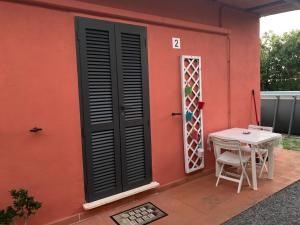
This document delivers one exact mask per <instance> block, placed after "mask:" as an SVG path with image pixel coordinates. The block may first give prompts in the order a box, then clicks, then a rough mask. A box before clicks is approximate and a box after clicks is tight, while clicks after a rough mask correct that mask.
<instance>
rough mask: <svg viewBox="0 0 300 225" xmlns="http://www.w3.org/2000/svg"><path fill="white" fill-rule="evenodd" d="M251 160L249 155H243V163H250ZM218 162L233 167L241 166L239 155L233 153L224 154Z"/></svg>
mask: <svg viewBox="0 0 300 225" xmlns="http://www.w3.org/2000/svg"><path fill="white" fill-rule="evenodd" d="M249 159H250V156H249V155H244V156H243V155H242V163H246V162H248V161H249ZM217 162H219V163H224V164H229V165H233V166H239V165H240V164H241V162H240V157H239V155H238V154H234V153H232V152H228V151H227V152H224V153H222V154H221V155H220V156H219V158H217Z"/></svg>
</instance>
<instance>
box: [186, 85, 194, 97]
mask: <svg viewBox="0 0 300 225" xmlns="http://www.w3.org/2000/svg"><path fill="white" fill-rule="evenodd" d="M192 91H193V90H192V87H190V86H186V87H185V89H184V92H185V95H190V94H191V93H192Z"/></svg>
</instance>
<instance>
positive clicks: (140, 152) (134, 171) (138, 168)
mask: <svg viewBox="0 0 300 225" xmlns="http://www.w3.org/2000/svg"><path fill="white" fill-rule="evenodd" d="M125 142H126V169H127V176H128V180H129V181H130V182H136V181H138V180H140V179H141V178H143V177H145V144H144V128H143V126H136V127H129V128H126V129H125ZM136 144H139V145H140V146H141V147H140V148H138V149H137V148H135V147H136ZM132 151H134V153H133V152H132ZM135 177H136V178H137V179H135Z"/></svg>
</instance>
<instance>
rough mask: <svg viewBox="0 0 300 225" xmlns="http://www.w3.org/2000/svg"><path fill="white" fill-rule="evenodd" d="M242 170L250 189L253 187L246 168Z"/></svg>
mask: <svg viewBox="0 0 300 225" xmlns="http://www.w3.org/2000/svg"><path fill="white" fill-rule="evenodd" d="M242 169H243V173H244V174H245V177H246V179H247V182H248V185H249V187H251V183H250V179H249V176H248V174H247V171H246V169H245V167H242Z"/></svg>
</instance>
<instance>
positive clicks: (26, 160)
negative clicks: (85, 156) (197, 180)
mask: <svg viewBox="0 0 300 225" xmlns="http://www.w3.org/2000/svg"><path fill="white" fill-rule="evenodd" d="M41 2H43V1H41ZM44 2H45V1H44ZM73 2H74V1H70V4H74V5H76V3H73ZM211 7H212V6H210V7H208V8H207V9H205V7H204V6H203V8H202V9H201V10H203V11H205V10H206V13H207V10H208V11H209V10H212V9H211ZM0 8H1V13H0V27H1V42H0V52H1V54H0V89H1V95H0V102H1V111H0V112H1V114H0V115H1V116H0V149H1V157H0V178H1V182H0V199H1V203H0V207H4V206H5V205H7V204H8V203H9V198H8V190H10V189H12V188H20V187H25V188H28V189H29V190H30V193H32V194H33V195H34V196H36V198H37V199H39V200H40V201H42V202H43V208H42V209H41V210H40V211H39V212H38V214H37V215H36V216H35V217H34V219H33V221H32V224H43V223H46V222H50V221H54V220H57V219H61V218H64V217H68V216H71V215H73V214H77V213H79V212H81V211H82V203H83V202H84V184H83V166H82V161H83V160H82V146H81V136H80V112H79V97H78V86H77V85H78V84H77V62H76V49H75V46H76V45H75V32H74V16H76V15H79V14H78V13H76V12H70V11H69V12H66V11H62V10H54V9H47V8H42V7H37V6H33V5H31V6H29V5H22V4H14V3H8V2H0ZM213 11H214V12H213V13H212V16H211V20H212V23H213V21H218V19H216V18H215V16H216V14H215V11H216V9H214V10H213ZM186 13H188V12H186ZM128 14H130V12H129V11H128ZM222 15H223V16H222V25H223V26H224V27H225V28H228V29H230V31H231V32H230V35H229V37H230V40H231V41H230V60H231V67H230V76H229V74H228V71H229V70H228V60H229V58H228V57H229V48H228V47H229V45H228V39H227V36H225V35H219V34H212V33H205V32H199V31H193V30H190V29H178V28H171V27H167V26H160V25H159V24H156V25H154V24H151V23H149V24H148V23H138V24H139V25H143V26H146V27H147V31H148V61H149V62H148V63H149V80H150V111H151V138H152V157H153V158H152V165H153V179H154V180H156V181H158V182H160V183H161V184H163V185H164V184H167V183H170V182H172V181H175V180H178V179H181V178H183V177H184V176H186V174H185V173H184V161H183V141H182V121H181V118H180V117H174V118H172V117H171V113H172V112H179V111H180V110H181V92H180V67H179V56H180V55H183V54H184V55H199V56H201V57H202V76H203V80H202V82H203V83H202V85H203V99H204V101H205V102H206V105H205V108H204V111H203V116H204V134H205V137H206V136H207V134H208V133H209V132H212V131H216V130H220V129H224V128H227V127H228V121H229V115H228V111H229V110H228V107H229V100H228V93H230V96H231V97H230V102H231V115H230V120H231V124H232V126H236V127H245V126H247V124H249V123H251V122H252V123H253V122H254V118H255V117H254V112H253V103H252V100H251V90H252V89H255V90H256V92H257V93H258V92H259V39H258V38H259V36H258V28H259V24H258V23H259V22H258V18H257V17H256V16H253V15H249V14H245V13H241V12H238V11H236V10H231V9H227V8H225V9H224V10H223V13H222ZM80 16H85V17H93V18H98V19H102V20H109V21H122V22H124V23H132V24H137V22H134V23H133V22H131V21H126V20H120V19H114V18H105V17H100V16H95V15H93V16H89V15H83V14H80ZM150 19H151V16H149V20H150ZM207 20H209V17H207V18H206V19H205V20H204V21H203V23H207V24H208V23H209V22H208V21H207ZM212 23H211V24H212ZM174 36H176V37H180V38H181V42H182V48H181V49H180V50H175V49H172V48H171V38H172V37H174ZM229 77H230V87H231V89H230V92H229V90H228V87H229V85H228V82H229ZM258 108H259V107H258ZM34 126H39V127H42V128H43V129H44V130H43V132H41V133H40V134H33V133H30V132H29V129H31V128H32V127H34ZM205 160H206V161H205V164H206V169H207V168H212V167H213V166H214V158H213V154H212V152H210V151H208V150H207V149H206V152H205ZM200 173H201V171H200Z"/></svg>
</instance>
